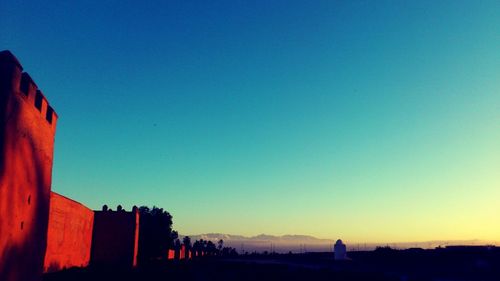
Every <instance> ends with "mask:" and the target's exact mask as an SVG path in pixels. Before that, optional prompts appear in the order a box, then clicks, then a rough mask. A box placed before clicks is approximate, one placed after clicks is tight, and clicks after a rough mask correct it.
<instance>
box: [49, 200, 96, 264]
mask: <svg viewBox="0 0 500 281" xmlns="http://www.w3.org/2000/svg"><path fill="white" fill-rule="evenodd" d="M93 226H94V211H92V210H90V209H89V208H87V207H85V206H84V205H82V204H80V203H78V202H76V201H73V200H71V199H69V198H66V197H64V196H62V195H59V194H57V193H55V192H52V193H51V194H50V214H49V229H48V234H47V250H46V252H45V263H44V271H45V272H53V271H59V270H62V269H65V268H70V267H85V266H87V265H88V264H89V262H90V247H91V243H92V229H93Z"/></svg>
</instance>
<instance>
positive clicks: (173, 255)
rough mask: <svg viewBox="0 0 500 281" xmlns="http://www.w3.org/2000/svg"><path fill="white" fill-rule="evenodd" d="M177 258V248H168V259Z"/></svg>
mask: <svg viewBox="0 0 500 281" xmlns="http://www.w3.org/2000/svg"><path fill="white" fill-rule="evenodd" d="M174 258H175V250H168V254H167V259H169V260H173V259H174Z"/></svg>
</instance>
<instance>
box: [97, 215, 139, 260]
mask: <svg viewBox="0 0 500 281" xmlns="http://www.w3.org/2000/svg"><path fill="white" fill-rule="evenodd" d="M139 219H140V217H139V212H138V211H137V210H134V211H132V212H125V211H95V213H94V229H93V237H92V252H91V263H92V264H95V265H120V266H136V265H137V250H138V242H139V240H138V239H139V235H140V233H139Z"/></svg>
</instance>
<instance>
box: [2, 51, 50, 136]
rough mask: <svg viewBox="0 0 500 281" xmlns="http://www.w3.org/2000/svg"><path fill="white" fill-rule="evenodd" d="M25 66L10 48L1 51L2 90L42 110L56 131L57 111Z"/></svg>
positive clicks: (43, 116)
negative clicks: (24, 69) (24, 70)
mask: <svg viewBox="0 0 500 281" xmlns="http://www.w3.org/2000/svg"><path fill="white" fill-rule="evenodd" d="M22 71H23V66H22V65H21V63H20V62H19V60H18V59H17V58H16V57H15V56H14V55H13V54H12V53H11V52H10V51H8V50H5V51H1V52H0V73H1V74H2V75H1V77H0V92H1V93H2V94H5V93H6V92H10V93H15V94H18V95H19V96H21V97H23V99H24V100H25V101H26V102H27V103H29V104H31V105H33V107H34V110H38V111H39V112H40V116H41V117H42V118H43V119H45V120H46V123H47V125H48V126H50V127H51V128H52V130H53V131H55V128H56V123H57V119H58V116H57V113H56V112H55V111H54V109H53V108H52V106H50V104H49V102H48V100H47V98H46V97H45V96H44V95H43V93H42V92H41V91H40V90H39V89H38V86H37V85H36V84H35V82H34V81H33V79H32V78H31V76H30V75H29V74H28V73H26V72H22Z"/></svg>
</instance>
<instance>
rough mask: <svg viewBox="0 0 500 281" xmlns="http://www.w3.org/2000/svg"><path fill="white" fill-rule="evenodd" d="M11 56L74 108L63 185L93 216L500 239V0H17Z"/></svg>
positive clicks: (59, 105) (55, 100)
mask: <svg viewBox="0 0 500 281" xmlns="http://www.w3.org/2000/svg"><path fill="white" fill-rule="evenodd" d="M22 2H24V3H22ZM143 2H147V3H143ZM0 48H1V49H10V50H11V51H12V52H13V53H14V54H15V55H16V56H18V58H19V59H20V61H21V63H22V64H23V66H24V67H25V70H26V71H28V72H29V73H30V74H31V75H32V77H33V78H34V80H35V81H36V82H37V84H38V85H39V87H40V88H41V89H42V90H43V91H44V93H45V95H46V96H47V98H48V99H49V101H50V102H51V103H52V105H53V106H54V108H55V109H56V111H57V113H58V114H59V117H60V119H59V123H58V128H57V136H56V149H55V161H54V170H53V190H55V191H57V192H59V193H62V194H64V195H66V196H69V197H72V198H74V199H76V200H78V201H80V202H82V203H84V204H86V205H88V206H89V207H91V208H100V207H101V206H102V205H103V204H108V205H110V206H112V207H113V208H114V207H115V206H116V205H117V204H122V205H124V206H125V207H126V208H130V207H131V206H132V205H134V204H136V205H143V204H147V205H157V206H161V207H164V208H166V209H167V210H169V211H170V212H171V213H172V214H173V216H174V223H175V225H174V226H175V228H177V229H178V230H179V231H180V232H181V233H191V234H195V233H203V232H225V233H234V234H246V235H253V234H258V233H268V234H285V233H290V234H312V235H316V236H319V237H329V238H330V237H331V238H336V237H343V238H344V240H348V241H415V240H431V239H470V238H479V239H490V240H494V239H497V238H498V237H500V224H498V215H499V214H500V205H499V204H498V198H499V196H500V173H499V171H500V126H499V124H500V55H499V54H500V1H333V0H332V1H94V2H93V1H80V3H78V1H11V0H4V1H1V2H0Z"/></svg>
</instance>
